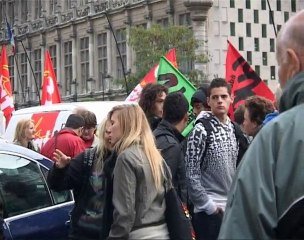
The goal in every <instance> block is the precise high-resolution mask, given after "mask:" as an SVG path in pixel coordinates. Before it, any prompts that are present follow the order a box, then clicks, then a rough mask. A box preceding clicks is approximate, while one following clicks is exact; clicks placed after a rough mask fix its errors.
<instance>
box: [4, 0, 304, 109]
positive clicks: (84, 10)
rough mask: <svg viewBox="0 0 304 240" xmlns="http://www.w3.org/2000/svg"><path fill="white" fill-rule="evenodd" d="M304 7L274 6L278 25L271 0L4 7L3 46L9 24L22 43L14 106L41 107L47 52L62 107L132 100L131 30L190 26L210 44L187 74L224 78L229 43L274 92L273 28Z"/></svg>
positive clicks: (76, 1) (13, 62)
mask: <svg viewBox="0 0 304 240" xmlns="http://www.w3.org/2000/svg"><path fill="white" fill-rule="evenodd" d="M303 1H304V0H288V1H284V0H269V3H270V7H271V8H272V12H273V16H274V18H273V20H272V19H271V18H270V17H269V16H270V14H269V7H268V5H267V1H266V0H251V1H250V0H2V1H1V2H0V7H1V12H0V14H1V16H0V19H1V20H2V28H1V29H0V44H8V42H7V29H6V22H5V19H6V18H7V20H8V22H9V23H10V24H11V26H12V27H13V30H14V36H15V39H16V54H15V55H14V56H13V54H12V53H11V52H10V51H9V53H10V54H9V69H10V75H11V80H12V84H13V90H14V97H15V102H17V103H19V104H20V105H21V106H28V105H36V104H38V94H40V91H41V84H42V77H43V64H44V53H45V50H46V49H48V50H49V52H50V55H51V58H52V60H53V65H54V68H55V72H56V74H57V81H58V84H59V89H60V92H61V96H62V98H63V100H65V101H82V100H91V99H98V100H102V99H123V98H125V97H126V93H125V88H124V84H123V83H122V81H121V80H122V79H124V75H125V74H127V73H129V72H134V71H136V66H135V65H134V60H135V57H136V55H135V53H134V51H133V50H132V48H131V47H130V46H129V45H128V36H129V30H130V27H132V26H139V25H141V26H145V27H147V28H149V27H150V26H151V25H152V24H154V23H158V24H161V25H163V26H166V25H168V24H176V25H177V24H179V25H187V26H189V27H190V28H191V29H192V30H193V33H194V36H195V38H196V39H197V40H199V41H201V42H203V43H204V44H203V45H201V46H200V47H198V49H197V50H196V51H197V53H198V54H200V53H206V54H208V56H209V61H208V63H206V64H203V63H199V62H196V63H193V65H188V66H185V67H184V69H183V72H185V73H187V71H189V70H191V69H192V68H195V69H198V70H201V71H203V72H204V75H205V76H206V77H207V79H209V80H210V79H212V78H213V77H215V76H219V77H224V76H225V58H226V49H227V39H229V40H230V41H231V42H232V43H233V44H234V46H235V47H236V48H237V49H238V50H239V51H240V53H241V54H242V55H243V56H244V58H245V59H247V61H248V62H249V63H250V64H251V65H252V67H253V68H254V69H255V70H256V72H257V73H258V74H259V75H260V76H261V78H262V79H263V80H265V82H267V84H268V85H269V86H270V87H271V88H272V89H275V87H276V85H277V73H276V72H277V67H276V60H275V42H276V39H275V32H274V30H273V25H272V22H274V23H275V26H276V29H277V30H278V29H279V28H280V26H281V25H282V24H283V23H284V22H285V21H286V20H287V19H288V18H289V17H290V16H291V15H293V14H294V13H295V12H296V11H298V10H300V9H302V8H303V7H304V3H303ZM114 37H115V38H116V41H115V38H114ZM8 49H9V47H8ZM118 49H119V51H118ZM119 53H120V54H119ZM29 62H30V63H31V64H30V63H29ZM122 62H123V64H122ZM123 66H124V68H123ZM151 67H152V66H151ZM34 76H35V77H34ZM202 80H203V79H202Z"/></svg>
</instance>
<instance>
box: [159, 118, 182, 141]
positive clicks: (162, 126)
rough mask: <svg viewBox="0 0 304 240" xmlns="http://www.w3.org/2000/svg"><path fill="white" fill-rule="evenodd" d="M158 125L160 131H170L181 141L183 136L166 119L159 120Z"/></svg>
mask: <svg viewBox="0 0 304 240" xmlns="http://www.w3.org/2000/svg"><path fill="white" fill-rule="evenodd" d="M158 127H159V128H160V129H162V131H168V132H170V133H171V134H172V135H173V136H174V137H175V138H177V140H178V141H179V142H182V141H183V140H184V136H183V135H182V134H181V133H180V132H179V131H178V130H177V129H176V128H175V127H174V126H173V125H172V124H171V123H169V122H168V121H166V120H164V119H163V120H161V122H160V123H159V125H158Z"/></svg>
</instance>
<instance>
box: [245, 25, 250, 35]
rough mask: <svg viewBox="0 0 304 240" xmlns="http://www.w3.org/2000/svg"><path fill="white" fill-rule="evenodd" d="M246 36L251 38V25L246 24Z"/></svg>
mask: <svg viewBox="0 0 304 240" xmlns="http://www.w3.org/2000/svg"><path fill="white" fill-rule="evenodd" d="M246 36H247V37H251V24H250V23H246Z"/></svg>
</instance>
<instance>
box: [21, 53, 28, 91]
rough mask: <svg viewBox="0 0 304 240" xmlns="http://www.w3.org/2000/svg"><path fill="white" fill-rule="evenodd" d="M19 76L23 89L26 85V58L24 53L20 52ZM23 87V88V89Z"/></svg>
mask: <svg viewBox="0 0 304 240" xmlns="http://www.w3.org/2000/svg"><path fill="white" fill-rule="evenodd" d="M20 78H21V82H22V84H23V87H24V89H25V88H27V87H28V82H27V58H26V55H25V53H21V54H20ZM24 89H23V90H24Z"/></svg>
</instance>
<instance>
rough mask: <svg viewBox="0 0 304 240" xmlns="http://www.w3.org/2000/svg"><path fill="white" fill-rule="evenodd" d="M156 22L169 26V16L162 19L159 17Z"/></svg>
mask: <svg viewBox="0 0 304 240" xmlns="http://www.w3.org/2000/svg"><path fill="white" fill-rule="evenodd" d="M156 23H157V24H158V25H160V26H162V27H168V25H169V19H168V18H162V19H158V20H157V21H156Z"/></svg>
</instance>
